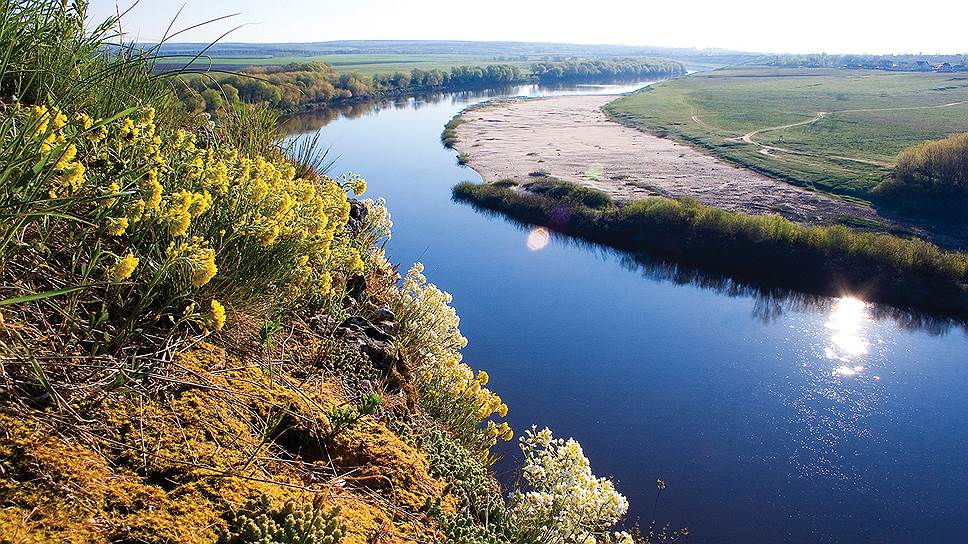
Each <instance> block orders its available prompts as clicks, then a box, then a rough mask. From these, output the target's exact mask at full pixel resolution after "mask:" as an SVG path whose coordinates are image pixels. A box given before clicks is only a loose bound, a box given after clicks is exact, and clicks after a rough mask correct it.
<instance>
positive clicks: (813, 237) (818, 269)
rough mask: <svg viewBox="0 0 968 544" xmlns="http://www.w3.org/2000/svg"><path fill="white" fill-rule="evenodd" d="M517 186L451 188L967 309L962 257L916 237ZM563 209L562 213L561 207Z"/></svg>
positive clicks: (605, 231) (911, 301)
mask: <svg viewBox="0 0 968 544" xmlns="http://www.w3.org/2000/svg"><path fill="white" fill-rule="evenodd" d="M521 189H522V188H517V189H516V190H512V189H509V188H507V187H501V186H496V185H493V184H490V185H488V184H484V185H476V184H473V183H461V184H458V185H457V186H455V187H454V197H455V198H457V199H459V200H466V201H469V202H471V203H473V204H474V205H477V206H480V207H484V208H487V209H491V210H497V211H501V212H504V213H507V214H508V215H510V216H512V217H514V218H516V219H518V220H520V221H524V222H528V223H534V224H540V225H544V226H548V227H552V228H555V229H557V230H559V231H562V232H565V233H567V234H573V235H577V236H582V237H584V238H587V239H590V240H592V241H596V242H601V243H606V244H609V245H612V246H615V247H618V248H620V249H625V250H631V251H651V252H655V253H658V254H660V255H662V256H666V257H671V258H673V259H679V260H686V261H688V262H689V263H690V264H698V265H704V266H715V267H720V268H725V269H727V270H728V271H730V272H740V273H742V274H746V275H749V276H755V277H757V278H764V277H765V278H768V279H770V280H771V281H777V280H779V281H783V282H786V283H792V284H793V286H794V287H797V288H809V289H826V290H830V289H831V288H834V287H836V288H843V287H857V288H860V289H865V290H867V291H868V292H869V294H870V295H872V296H877V297H880V298H881V299H882V300H883V299H887V300H889V301H894V300H896V301H898V302H900V303H902V304H905V305H916V306H920V307H925V308H931V309H937V310H941V311H945V312H955V313H957V314H959V315H961V314H965V313H966V312H968V309H966V304H968V296H966V289H965V284H966V282H968V254H966V253H963V252H958V251H945V250H943V249H941V248H939V247H937V246H935V245H933V244H931V243H929V242H926V241H924V240H921V239H918V238H912V239H904V238H899V237H897V236H893V235H889V234H878V233H872V232H862V231H857V230H852V229H849V228H847V227H845V226H842V225H831V226H807V225H799V224H796V223H793V222H791V221H789V220H787V219H784V218H782V217H779V216H776V215H765V216H754V215H746V214H739V213H732V212H728V211H725V210H721V209H716V208H711V207H708V206H704V205H702V204H700V203H699V202H697V201H695V200H692V199H678V200H675V199H669V198H663V197H648V198H643V199H637V200H634V201H631V202H625V203H621V204H619V205H611V204H606V205H605V206H604V207H602V208H599V209H596V208H593V207H591V206H589V205H587V204H584V203H582V202H583V201H585V202H587V201H588V200H586V199H583V198H580V197H578V196H576V195H580V194H581V193H580V192H578V191H577V190H576V188H575V185H574V184H570V183H562V182H558V181H553V180H552V181H548V180H542V181H537V182H532V183H529V184H527V185H525V186H523V189H524V190H521ZM591 202H592V203H593V204H597V203H598V202H597V201H596V200H592V201H591ZM562 206H564V207H566V208H567V209H568V211H569V213H568V214H562V213H561V207H562ZM562 218H564V219H562Z"/></svg>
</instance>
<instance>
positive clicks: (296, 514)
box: [218, 494, 346, 544]
mask: <svg viewBox="0 0 968 544" xmlns="http://www.w3.org/2000/svg"><path fill="white" fill-rule="evenodd" d="M339 514H340V509H339V507H334V508H332V509H329V510H327V509H325V508H322V507H321V506H318V505H316V504H312V503H310V504H302V505H297V504H296V503H295V502H294V501H292V500H288V501H286V502H285V504H283V505H282V507H281V508H273V507H272V502H271V499H270V497H269V496H268V495H266V494H262V495H259V496H258V497H256V498H254V499H251V500H250V501H248V502H247V503H245V504H244V505H243V506H242V507H241V508H240V509H239V510H238V511H236V512H231V513H230V514H229V515H228V516H227V518H228V519H227V527H226V530H225V531H223V532H222V533H221V534H220V535H219V539H218V542H219V544H338V543H339V542H340V541H341V540H342V539H343V535H344V534H345V533H346V528H345V527H344V526H343V525H342V524H341V523H340V519H339Z"/></svg>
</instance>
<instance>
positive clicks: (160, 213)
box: [15, 106, 366, 330]
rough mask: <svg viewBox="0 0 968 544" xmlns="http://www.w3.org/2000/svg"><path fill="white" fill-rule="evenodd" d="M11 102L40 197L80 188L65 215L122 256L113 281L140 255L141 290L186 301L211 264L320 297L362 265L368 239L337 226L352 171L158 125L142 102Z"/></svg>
mask: <svg viewBox="0 0 968 544" xmlns="http://www.w3.org/2000/svg"><path fill="white" fill-rule="evenodd" d="M15 111H16V112H17V113H16V115H18V116H20V118H23V119H25V120H26V123H27V126H28V128H29V131H30V132H28V134H30V135H31V136H30V137H31V141H32V142H34V144H35V145H36V148H37V152H38V153H39V154H40V156H39V157H38V162H39V164H41V165H46V168H47V172H48V173H49V175H48V176H47V178H48V179H49V180H50V182H49V189H48V191H49V193H50V197H51V198H58V199H62V198H64V197H78V198H76V199H71V203H72V204H71V205H73V206H76V207H77V208H72V209H71V210H70V211H71V213H72V214H73V215H75V216H78V217H85V218H88V219H90V220H91V221H92V222H95V224H98V225H99V226H100V229H99V232H100V233H102V235H106V238H102V240H104V243H106V244H108V245H109V247H110V248H111V252H112V253H114V254H117V255H124V257H121V258H119V259H118V260H117V262H115V263H114V264H113V265H110V266H109V267H108V270H107V271H106V277H107V278H108V279H110V280H111V281H112V282H121V281H125V280H128V279H129V278H131V277H132V274H133V272H134V269H135V268H136V267H138V265H139V262H140V263H142V266H143V267H144V270H143V273H142V274H139V276H138V277H139V278H144V279H145V281H146V282H148V283H146V284H145V285H144V286H143V288H144V289H157V287H158V286H167V287H166V292H167V293H169V294H168V296H166V299H171V294H172V293H177V294H178V295H179V297H178V298H179V299H180V300H182V301H185V300H187V301H188V303H189V305H191V304H192V303H193V297H194V294H193V293H194V292H196V291H197V290H198V289H200V288H202V287H204V286H206V285H208V284H209V283H210V282H211V280H212V279H213V278H214V277H215V276H216V274H220V273H221V274H222V276H220V278H222V279H224V280H225V281H224V282H220V285H228V284H230V283H231V282H232V281H237V282H241V283H245V284H246V285H244V286H241V287H242V288H241V289H236V291H237V292H240V293H245V292H248V293H251V292H258V293H265V294H267V296H274V295H268V293H270V292H275V293H278V295H280V296H288V297H297V298H302V299H305V300H307V301H309V300H312V301H318V300H322V299H325V297H328V296H329V295H330V293H331V290H332V286H333V283H334V281H336V279H345V278H348V277H350V276H352V275H354V274H360V273H362V272H363V270H364V267H365V261H364V257H365V254H364V253H362V252H361V249H362V248H364V246H366V243H365V241H362V240H356V239H353V238H352V237H351V236H350V235H349V234H348V233H347V231H346V225H347V222H348V221H349V214H350V207H351V206H350V202H349V199H348V198H347V191H350V190H352V191H354V192H355V193H356V194H358V195H359V194H362V193H364V192H365V191H366V182H365V181H364V180H363V179H362V178H359V177H358V176H355V175H348V176H346V177H344V178H340V179H331V178H328V177H325V176H315V175H313V176H309V177H310V179H304V178H302V177H297V175H296V168H295V167H294V166H293V165H292V164H291V163H289V162H287V161H286V160H284V159H282V158H280V157H281V155H277V156H275V157H274V158H271V159H269V158H265V157H261V156H246V155H244V154H242V153H239V152H238V150H236V149H233V148H231V147H227V146H224V145H223V146H220V145H218V142H211V141H205V142H204V144H203V143H200V142H199V140H198V137H197V136H196V135H195V134H193V133H191V132H189V131H186V130H174V131H170V132H167V131H163V130H160V129H159V128H158V127H157V126H156V125H155V111H154V109H153V108H151V107H146V108H141V109H139V110H136V111H135V112H134V113H132V114H131V115H128V116H125V117H121V118H119V119H113V120H103V119H94V118H92V117H91V116H89V115H87V114H85V113H78V114H76V115H74V116H73V117H71V118H68V117H67V116H66V115H64V113H63V112H61V111H60V110H57V109H56V108H47V107H45V106H36V107H33V108H21V109H17V110H15ZM78 242H79V246H81V247H94V245H95V244H96V241H95V240H83V241H78ZM166 247H167V250H166V249H165V248H166ZM135 255H138V257H135ZM219 255H229V256H231V264H230V265H229V266H227V267H224V266H222V263H220V262H218V261H219V257H218V256H219ZM149 256H150V258H148V259H145V257H149ZM139 257H140V260H139ZM252 263H259V264H258V265H257V266H255V268H253V266H254V265H253V264H252ZM149 279H150V280H149ZM254 282H255V283H258V284H259V285H258V286H257V285H252V284H253V283H254ZM136 287H137V285H136ZM237 287H238V286H237ZM159 292H160V291H159ZM186 297H187V298H186ZM158 304H162V305H164V304H167V302H166V300H159V302H158ZM182 304H184V302H182ZM198 306H199V305H197V304H196V306H194V307H198ZM211 307H212V312H210V314H209V315H208V317H205V316H204V315H201V316H200V317H198V322H199V323H202V324H204V325H206V326H207V327H208V328H209V329H215V330H217V329H218V328H220V327H221V326H222V325H223V324H224V320H225V309H224V307H223V306H222V305H221V304H218V303H217V302H215V303H212V304H211ZM171 311H172V313H173V314H176V313H177V314H179V315H180V310H179V309H175V308H172V309H171ZM216 325H218V326H216Z"/></svg>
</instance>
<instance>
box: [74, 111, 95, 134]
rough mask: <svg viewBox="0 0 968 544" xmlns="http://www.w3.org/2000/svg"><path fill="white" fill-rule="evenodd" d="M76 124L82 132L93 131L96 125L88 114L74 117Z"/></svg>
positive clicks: (79, 114)
mask: <svg viewBox="0 0 968 544" xmlns="http://www.w3.org/2000/svg"><path fill="white" fill-rule="evenodd" d="M74 122H75V123H76V124H77V126H79V127H80V128H81V130H91V127H92V126H93V125H94V121H93V120H92V119H91V116H90V115H88V114H86V113H78V114H77V115H75V116H74Z"/></svg>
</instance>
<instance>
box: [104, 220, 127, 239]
mask: <svg viewBox="0 0 968 544" xmlns="http://www.w3.org/2000/svg"><path fill="white" fill-rule="evenodd" d="M126 230H128V218H127V217H109V218H108V226H107V228H106V231H107V233H108V235H109V236H121V235H122V234H124V231H126Z"/></svg>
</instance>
